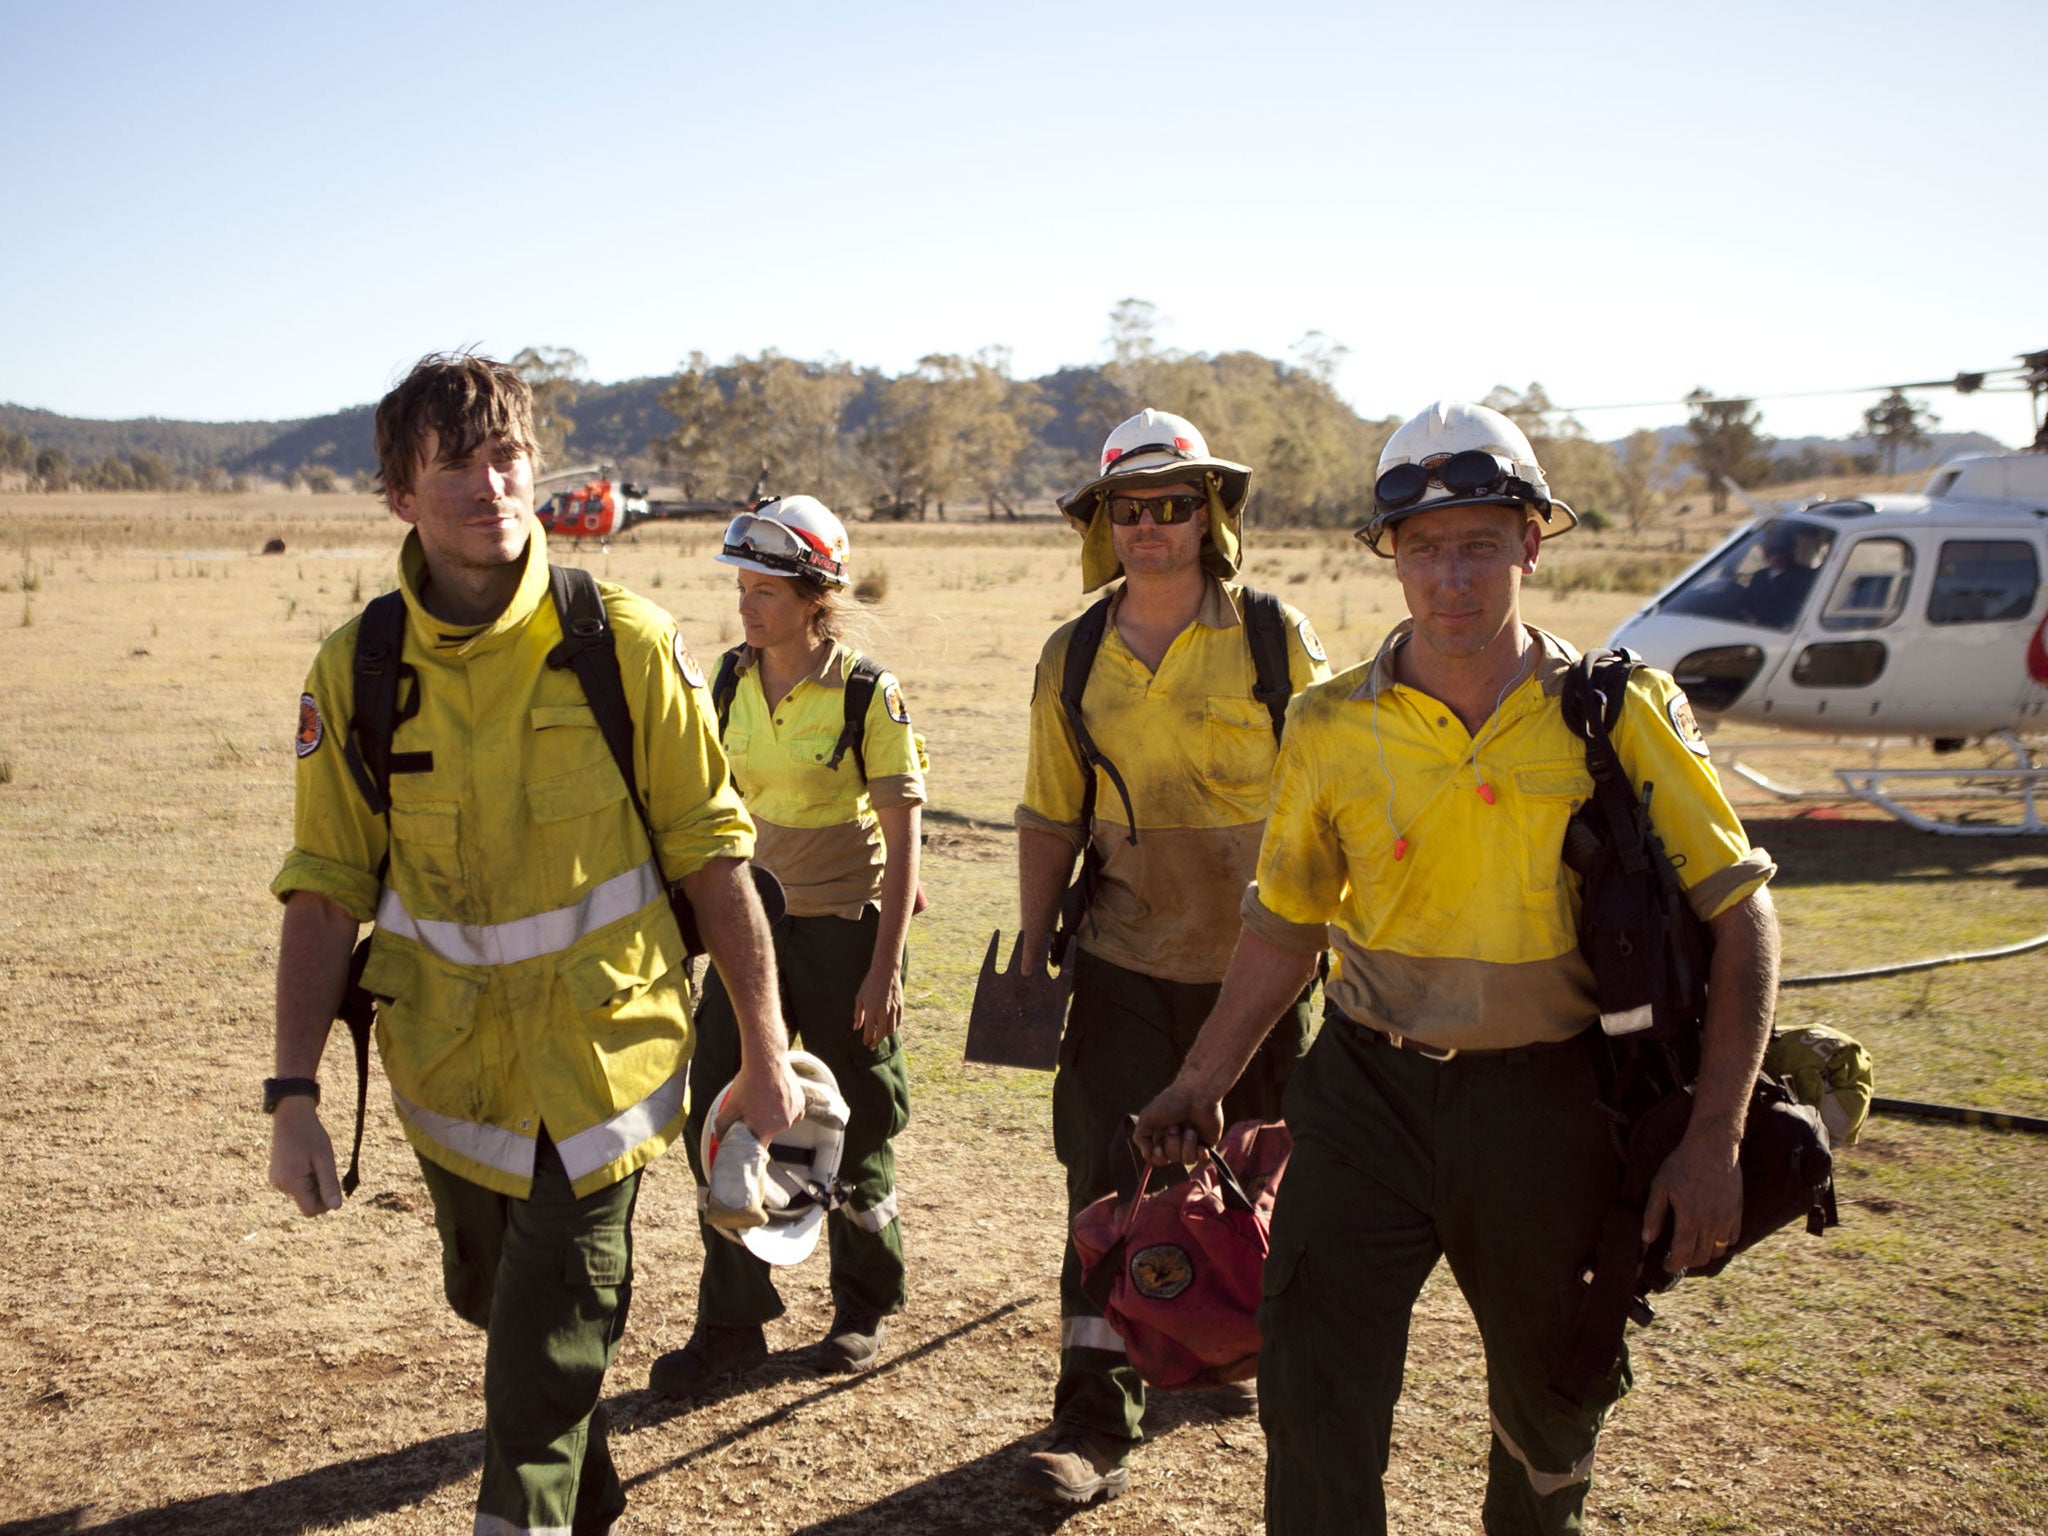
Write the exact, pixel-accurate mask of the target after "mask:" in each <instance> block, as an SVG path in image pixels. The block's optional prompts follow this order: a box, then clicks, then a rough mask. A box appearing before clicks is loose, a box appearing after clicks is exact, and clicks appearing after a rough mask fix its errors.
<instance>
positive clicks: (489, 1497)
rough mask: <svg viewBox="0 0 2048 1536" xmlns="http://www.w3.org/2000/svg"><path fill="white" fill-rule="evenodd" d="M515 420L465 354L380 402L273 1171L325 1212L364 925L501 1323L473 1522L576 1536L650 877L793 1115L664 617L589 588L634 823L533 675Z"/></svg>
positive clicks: (439, 361) (616, 1268)
mask: <svg viewBox="0 0 2048 1536" xmlns="http://www.w3.org/2000/svg"><path fill="white" fill-rule="evenodd" d="M531 409H532V403H531V396H530V395H529V393H528V391H527V388H526V386H525V384H524V383H523V382H522V381H521V380H520V379H519V377H518V375H517V374H516V373H514V372H513V371H512V370H511V369H510V368H507V367H505V366H503V365H501V364H497V363H493V362H491V361H489V360H487V359H484V358H481V357H475V356H437V357H429V358H426V359H423V360H422V361H421V362H420V364H419V365H418V366H417V367H415V368H414V369H413V371H412V373H411V374H410V375H409V376H408V377H407V378H406V379H405V381H404V382H403V383H401V384H400V385H399V386H398V387H397V388H396V389H394V390H393V391H392V392H391V393H390V394H389V395H387V396H386V397H385V399H384V400H383V402H382V403H381V404H380V405H379V406H378V410H377V417H376V433H377V451H378V460H379V466H380V469H381V472H382V475H383V480H384V486H385V492H386V496H387V498H388V501H389V503H390V506H391V509H392V511H393V512H394V513H396V514H397V516H398V517H399V518H400V519H401V520H402V521H404V522H406V523H408V524H410V525H411V528H412V533H411V534H410V535H409V536H408V537H407V539H406V541H405V546H404V548H403V550H402V551H401V554H400V557H399V568H398V575H399V584H400V590H401V591H402V593H403V595H404V603H405V625H404V638H403V643H402V647H401V650H400V652H399V655H398V656H397V657H396V658H394V660H395V661H396V662H397V663H399V683H400V687H399V690H398V691H399V704H398V707H397V709H396V722H395V730H394V732H393V734H392V737H391V757H390V764H389V767H390V773H389V788H388V805H377V804H373V802H372V800H371V798H370V797H369V795H368V794H367V793H366V791H365V786H364V783H363V782H362V780H361V778H360V777H359V775H358V773H357V772H356V771H355V769H354V768H353V767H352V766H351V763H350V756H351V752H350V748H351V744H352V736H351V722H352V716H353V712H354V709H355V683H354V678H355V671H354V668H355V656H356V641H357V631H358V624H359V623H360V621H358V623H352V624H349V625H345V626H343V627H342V628H341V629H340V630H338V631H336V632H335V634H334V635H333V636H332V637H330V638H329V639H328V641H327V642H326V643H325V644H324V645H323V646H322V648H321V651H320V655H319V657H318V659H317V660H316V662H315V663H314V667H313V671H312V675H311V676H310V678H309V679H308V681H307V684H306V691H305V694H304V696H303V697H302V698H301V700H300V717H299V732H298V739H297V752H298V793H297V811H296V817H295V823H294V837H293V847H292V851H291V853H290V855H289V857H287V859H286V860H285V865H284V869H283V870H282V872H281V873H280V874H279V875H278V877H277V879H276V881H275V882H274V883H273V886H272V889H273V891H274V892H275V893H276V894H277V895H278V896H279V897H280V898H281V899H282V900H283V901H284V903H285V914H284V931H283V938H282V941H281V944H280V948H279V958H278V987H277V1049H276V1074H277V1075H276V1076H275V1077H274V1078H271V1079H269V1080H268V1081H267V1082H266V1083H265V1094H264V1098H265V1107H266V1109H268V1110H270V1111H271V1113H272V1115H273V1124H272V1140H271V1182H272V1183H273V1184H274V1185H275V1186H276V1187H277V1188H278V1189H280V1190H281V1191H283V1192H284V1193H286V1194H288V1195H290V1196H291V1197H292V1198H293V1199H294V1200H295V1201H296V1202H297V1204H298V1206H299V1208H300V1210H301V1211H303V1212H304V1213H306V1214H307V1215H318V1214H320V1213H322V1212H323V1211H327V1210H332V1209H335V1208H337V1207H338V1206H339V1205H340V1203H341V1192H340V1189H339V1187H338V1184H337V1182H336V1179H335V1168H334V1155H333V1150H332V1146H331V1144H330V1142H329V1139H328V1136H327V1133H326V1131H325V1130H324V1129H323V1128H322V1126H321V1123H320V1119H319V1114H318V1108H317V1106H318V1104H319V1098H320V1091H319V1084H318V1081H317V1072H318V1068H319V1064H320V1060H321V1056H322V1053H323V1049H324V1046H325V1042H326V1039H327V1036H328V1032H329V1026H330V1022H331V1021H332V1019H333V1018H334V1016H335V1011H336V1007H337V1005H338V1003H339V1002H340V1000H341V997H342V993H343V990H344V986H345V982H346V976H347V969H348V963H349V954H350V950H351V948H352V946H353V945H354V942H355V939H356V933H357V927H358V925H359V924H361V923H365V922H374V923H375V924H376V931H375V934H374V936H373V939H372V943H371V947H370V950H369V957H368V963H367V965H366V967H365V969H364V972H363V978H362V979H363V985H364V987H365V989H366V990H367V991H369V992H370V993H372V994H373V995H375V996H376V997H377V998H378V999H379V1005H378V1024H377V1037H378V1043H379V1046H380V1048H381V1051H382V1056H383V1061H384V1068H385V1072H386V1075H387V1076H388V1077H389V1079H390V1083H391V1089H392V1099H393V1102H394V1104H395V1106H396V1108H397V1111H398V1115H399V1119H400V1122H401V1124H403V1126H404V1128H405V1133H406V1136H407V1138H408V1139H409V1140H410V1141H411V1143H412V1146H413V1149H414V1151H415V1152H416V1153H417V1154H418V1158H419V1163H420V1168H421V1171H422V1173H423V1175H424V1177H425V1179H426V1183H427V1187H428V1190H429V1192H430V1193H431V1195H432V1197H433V1202H434V1211H435V1222H436V1225H437V1227H438V1228H439V1230H440V1235H441V1241H442V1257H443V1278H444V1282H445V1286H446V1290H447V1295H448V1300H449V1302H450V1304H451V1305H452V1306H453V1307H454V1308H455V1310H456V1311H457V1312H458V1313H459V1314H461V1315H462V1316H463V1317H464V1318H466V1319H468V1320H469V1321H471V1322H473V1323H476V1324H477V1325H479V1326H481V1327H484V1328H485V1329H486V1330H487V1337H488V1342H487V1346H486V1353H485V1365H484V1466H483V1477H482V1486H481V1488H480V1490H479V1494H478V1503H477V1522H476V1528H477V1529H478V1530H479V1531H490V1532H494V1533H497V1532H503V1533H512V1532H527V1531H543V1530H545V1531H570V1532H574V1533H577V1536H583V1533H591V1536H595V1533H597V1532H601V1531H605V1530H608V1529H610V1527H611V1524H612V1522H613V1521H614V1520H616V1519H617V1517H618V1515H619V1514H620V1512H621V1511H622V1510H623V1509H624V1507H625V1495H624V1492H623V1490H622V1489H621V1487H620V1484H619V1480H618V1477H617V1475H616V1473H615V1472H614V1470H613V1467H612V1462H611V1456H610V1452H609V1449H608V1447H607V1444H606V1423H605V1417H604V1411H603V1409H602V1408H601V1407H600V1406H599V1405H598V1393H599V1390H600V1387H601V1385H602V1382H603V1378H604V1373H605V1370H606V1368H607V1367H608V1366H609V1364H610V1362H611V1359H612V1356H613V1355H614V1354H615V1353H616V1351H617V1348H618V1342H619V1338H620V1335H621V1333H622V1331H623V1329H624V1326H625V1320H626V1312H627V1306H628V1302H629V1300H630V1297H631V1294H632V1229H631V1222H632V1211H633V1203H634V1197H635V1195H636V1193H637V1190H638V1186H639V1174H640V1170H641V1169H642V1168H643V1167H644V1166H645V1165H646V1164H647V1163H649V1162H650V1161H652V1160H653V1159H654V1158H656V1157H658V1156H660V1155H661V1153H662V1152H663V1150H664V1149H666V1148H667V1147H668V1145H669V1144H670V1142H671V1141H673V1140H674V1139H675V1137H676V1136H677V1135H678V1134H680V1132H681V1129H682V1124H683V1116H684V1109H685V1103H684V1099H685V1085H686V1071H687V1066H688V1061H689V1055H690V1042H691V1035H690V1015H689V1004H688V989H687V984H686V981H685V973H684V971H683V968H682V961H683V943H682V939H681V936H680V933H679V930H678V927H677V923H676V919H675V916H674V914H673V913H672V911H671V909H670V904H669V899H668V892H667V889H666V885H667V883H669V882H679V883H680V885H681V887H682V889H683V891H684V893H685V894H686V895H687V896H688V898H689V900H690V903H691V905H692V907H693V908H694V911H695V913H696V916H697V919H698V923H699V926H700V928H701V931H702V933H703V935H704V938H705V940H706V943H707V945H708V947H709V948H710V950H711V953H712V956H713V958H714V960H715V961H716V962H717V963H718V965H719V967H720V970H721V971H722V973H723V974H724V975H725V977H726V979H727V982H728V984H729V988H730V990H731V992H732V994H733V998H734V1003H735V1010H736V1012H737V1013H738V1015H739V1018H740V1020H741V1034H742V1037H743V1040H744V1042H745V1063H744V1065H743V1066H742V1067H741V1069H740V1078H741V1084H740V1089H739V1100H740V1104H741V1112H742V1114H743V1115H744V1116H745V1117H746V1118H747V1120H748V1122H749V1123H750V1124H751V1125H753V1126H754V1127H755V1128H756V1130H757V1131H758V1132H759V1133H760V1134H762V1135H763V1136H764V1138H765V1137H766V1136H769V1135H772V1134H773V1133H774V1132H775V1131H777V1130H780V1129H781V1128H783V1127H784V1126H786V1125H788V1124H789V1123H790V1121H791V1119H792V1117H793V1116H794V1115H795V1114H796V1113H797V1112H798V1110H799V1108H800V1102H801V1101H800V1096H799V1094H798V1092H797V1089H796V1085H795V1084H794V1082H793V1081H792V1080H791V1079H790V1078H789V1075H788V1070H787V1064H786V1062H785V1060H784V1057H783V1051H784V1040H783V1031H782V1023H781V1018H780V1013H779V1010H778V1007H777V1003H776V998H775V987H774V967H773V960H772V956H771V953H770V950H769V945H768V938H767V929H766V924H765V921H764V919H763V915H762V912H761V908H760V905H759V902H758V900H757V899H756V898H755V896H754V893H753V886H752V884H751V882H750V881H749V880H748V879H747V878H746V870H745V866H744V861H745V859H746V858H747V856H748V854H749V853H750V852H751V850H752V847H753V826H752V823H751V822H750V821H749V819H748V816H747V813H746V810H745V808H744V807H743V806H742V805H741V804H740V802H739V799H738V796H737V795H736V794H735V793H734V792H733V790H732V788H731V785H730V782H729V779H728V776H727V773H726V766H725V761H724V758H723V755H722V754H721V751H720V749H719V745H718V741H717V737H716V735H715V733H714V731H713V728H712V724H711V722H710V720H709V718H708V700H707V697H706V694H705V691H704V688H703V678H702V675H701V673H699V671H698V670H697V667H696V663H695V662H694V661H693V660H692V659H691V657H690V654H689V652H688V650H687V649H686V648H685V647H684V646H683V644H682V642H681V640H680V639H679V638H678V637H677V635H676V633H675V628H674V624H673V622H672V621H671V620H670V619H669V617H668V616H667V615H666V614H665V613H663V612H662V611H661V610H659V609H658V608H655V607H654V606H652V605H651V604H648V603H646V602H644V601H642V600H640V599H639V598H636V597H634V596H633V595H632V594H631V593H628V592H625V591H623V590H620V589H618V588H613V587H607V588H602V589H601V596H602V600H603V604H604V610H605V617H606V619H607V620H608V622H609V625H610V628H611V631H612V633H613V635H614V636H615V640H616V652H617V658H618V672H619V676H620V681H621V684H622V686H623V690H624V693H625V697H626V701H627V705H628V709H629V712H630V714H631V716H632V724H633V753H634V756H633V764H634V770H635V778H636V780H637V785H638V788H639V790H640V793H641V797H642V799H643V802H644V805H645V808H646V815H647V820H646V822H645V823H643V821H642V819H641V816H640V813H639V811H638V809H636V807H635V805H634V803H633V798H632V796H631V795H630V794H629V792H628V789H627V785H626V782H625V778H624V776H623V775H622V774H621V772H620V770H619V768H618V766H617V763H616V762H615V760H614V759H613V758H612V756H611V754H610V751H609V749H608V747H607V745H606V742H605V739H604V735H603V732H602V731H601V730H600V729H599V727H598V723H597V718H596V716H595V715H594V714H593V711H592V708H591V705H590V703H589V701H588V700H587V699H586V697H585V696H584V693H583V689H582V686H581V684H580V683H579V681H578V678H577V675H576V673H575V672H573V671H571V670H568V669H566V668H562V667H558V666H551V665H550V664H549V654H550V652H551V651H553V650H554V649H555V647H556V646H557V645H558V644H560V642H561V641H562V638H563V629H562V624H561V622H560V619H559V618H558V616H557V614H556V611H555V607H554V604H553V601H552V600H551V596H550V590H549V581H548V562H547V545H546V540H545V537H544V536H543V534H542V533H541V531H540V528H539V525H538V524H537V522H536V521H535V519H534V515H533V458H534V450H533V446H532V445H533V431H532V415H531ZM357 755H358V756H359V755H360V754H359V753H358V754H357ZM371 782H372V784H374V778H373V779H372V781H371ZM647 825H651V826H652V827H653V828H654V829H655V833H654V840H655V843H656V844H657V846H654V847H650V846H649V839H648V834H647V832H646V831H645V830H644V828H645V827H646V826H647Z"/></svg>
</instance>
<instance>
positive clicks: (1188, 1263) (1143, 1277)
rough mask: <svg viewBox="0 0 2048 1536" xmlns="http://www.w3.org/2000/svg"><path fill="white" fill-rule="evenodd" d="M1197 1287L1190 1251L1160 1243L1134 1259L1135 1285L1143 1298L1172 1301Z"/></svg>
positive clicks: (1137, 1254) (1132, 1270) (1132, 1256)
mask: <svg viewBox="0 0 2048 1536" xmlns="http://www.w3.org/2000/svg"><path fill="white" fill-rule="evenodd" d="M1194 1283H1195V1266H1194V1263H1193V1261H1192V1260H1190V1259H1189V1258H1188V1251H1187V1249H1185V1248H1182V1247H1179V1246H1178V1245H1176V1244H1173V1243H1156V1244H1154V1245H1153V1246H1152V1247H1150V1248H1140V1249H1139V1250H1138V1251H1137V1252H1136V1253H1134V1254H1132V1255H1131V1284H1132V1285H1134V1286H1136V1287H1137V1288H1138V1294H1139V1295H1140V1296H1149V1297H1151V1298H1152V1299H1153V1300H1154V1301H1171V1300H1173V1298H1174V1297H1176V1296H1178V1295H1179V1294H1180V1293H1181V1292H1182V1291H1184V1290H1186V1289H1187V1288H1188V1287H1189V1286H1191V1285H1193V1284H1194Z"/></svg>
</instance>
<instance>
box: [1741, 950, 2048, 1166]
mask: <svg viewBox="0 0 2048 1536" xmlns="http://www.w3.org/2000/svg"><path fill="white" fill-rule="evenodd" d="M2037 949H2048V933H2044V934H2041V935H2040V936H2038V937H2036V938H2031V939H2026V940H2023V941H2022V942H2020V943H2018V944H2003V945H2000V946H1999V947H1998V948H1997V949H1977V950H1968V951H1965V952H1963V953H1961V954H1954V955H1937V956H1935V957H1934V958H1933V959H1931V960H1906V961H1903V962H1901V963H1900V964H1898V965H1874V966H1871V967H1869V968H1868V969H1865V970H1860V971H1833V972H1829V973H1826V974H1822V975H1816V976H1786V977H1783V978H1781V979H1780V980H1779V982H1778V987H1779V990H1781V991H1782V990H1784V989H1786V988H1788V987H1825V986H1832V985H1835V984H1836V983H1839V982H1848V981H1873V980H1875V979H1876V978H1878V977H1880V976H1907V975H1911V974H1912V973H1913V972H1915V971H1933V970H1939V969H1940V968H1941V967H1943V966H1945V965H1970V964H1974V963H1975V962H1977V961H1980V960H2009V959H2011V958H2012V957H2013V956H2015V955H2026V954H2032V953H2033V952H2034V951H2035V950H2037ZM1870 1112H1871V1113H1872V1114H1873V1115H1890V1116H1893V1117H1896V1118H1900V1119H1908V1120H1944V1121H1948V1122H1949V1123H1951V1124H1955V1125H1982V1126H1988V1127H1990V1128H1991V1129H1993V1130H1999V1131H2028V1132H2031V1133H2032V1134H2034V1135H2037V1136H2042V1135H2048V1119H2043V1118H2042V1117H2041V1116H2039V1115H2016V1114H2012V1113H2010V1112H2009V1111H2006V1110H2001V1109H1972V1108H1970V1107H1969V1106H1968V1105H1966V1104H1931V1103H1927V1102H1925V1101H1923V1100H1919V1099H1881V1098H1874V1099H1872V1100H1871V1101H1870Z"/></svg>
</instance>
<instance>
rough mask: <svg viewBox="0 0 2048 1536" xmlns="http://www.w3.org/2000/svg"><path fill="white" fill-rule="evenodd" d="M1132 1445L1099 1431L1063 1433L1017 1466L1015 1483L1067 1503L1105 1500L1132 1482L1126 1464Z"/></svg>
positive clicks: (1046, 1497) (1026, 1490)
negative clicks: (1099, 1433)
mask: <svg viewBox="0 0 2048 1536" xmlns="http://www.w3.org/2000/svg"><path fill="white" fill-rule="evenodd" d="M1129 1454H1130V1447H1129V1445H1128V1444H1127V1443H1126V1442H1124V1441H1121V1440H1105V1439H1103V1438H1101V1437H1100V1436H1097V1435H1059V1436H1057V1437H1055V1438H1054V1440H1053V1442H1052V1444H1051V1445H1050V1446H1048V1447H1046V1449H1044V1450H1042V1451H1033V1452H1032V1453H1031V1454H1030V1455H1029V1456H1027V1457H1025V1458H1024V1465H1023V1466H1021V1467H1019V1468H1018V1469H1017V1477H1016V1481H1015V1483H1014V1485H1013V1486H1014V1487H1015V1488H1016V1490H1017V1491H1018V1492H1019V1493H1035V1494H1037V1495H1038V1496H1039V1497H1040V1498H1042V1499H1057V1500H1059V1501H1060V1502H1062V1503H1066V1504H1089V1503H1093V1502H1094V1501H1095V1500H1096V1499H1098V1498H1100V1499H1102V1500H1103V1501H1104V1502H1105V1503H1106V1502H1108V1501H1109V1500H1111V1499H1113V1498H1115V1497H1116V1496H1117V1495H1118V1494H1120V1493H1122V1492H1123V1491H1124V1490H1125V1489H1126V1488H1128V1487H1130V1486H1131V1469H1130V1468H1129V1467H1127V1466H1125V1465H1124V1458H1125V1457H1126V1456H1128V1455H1129Z"/></svg>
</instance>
